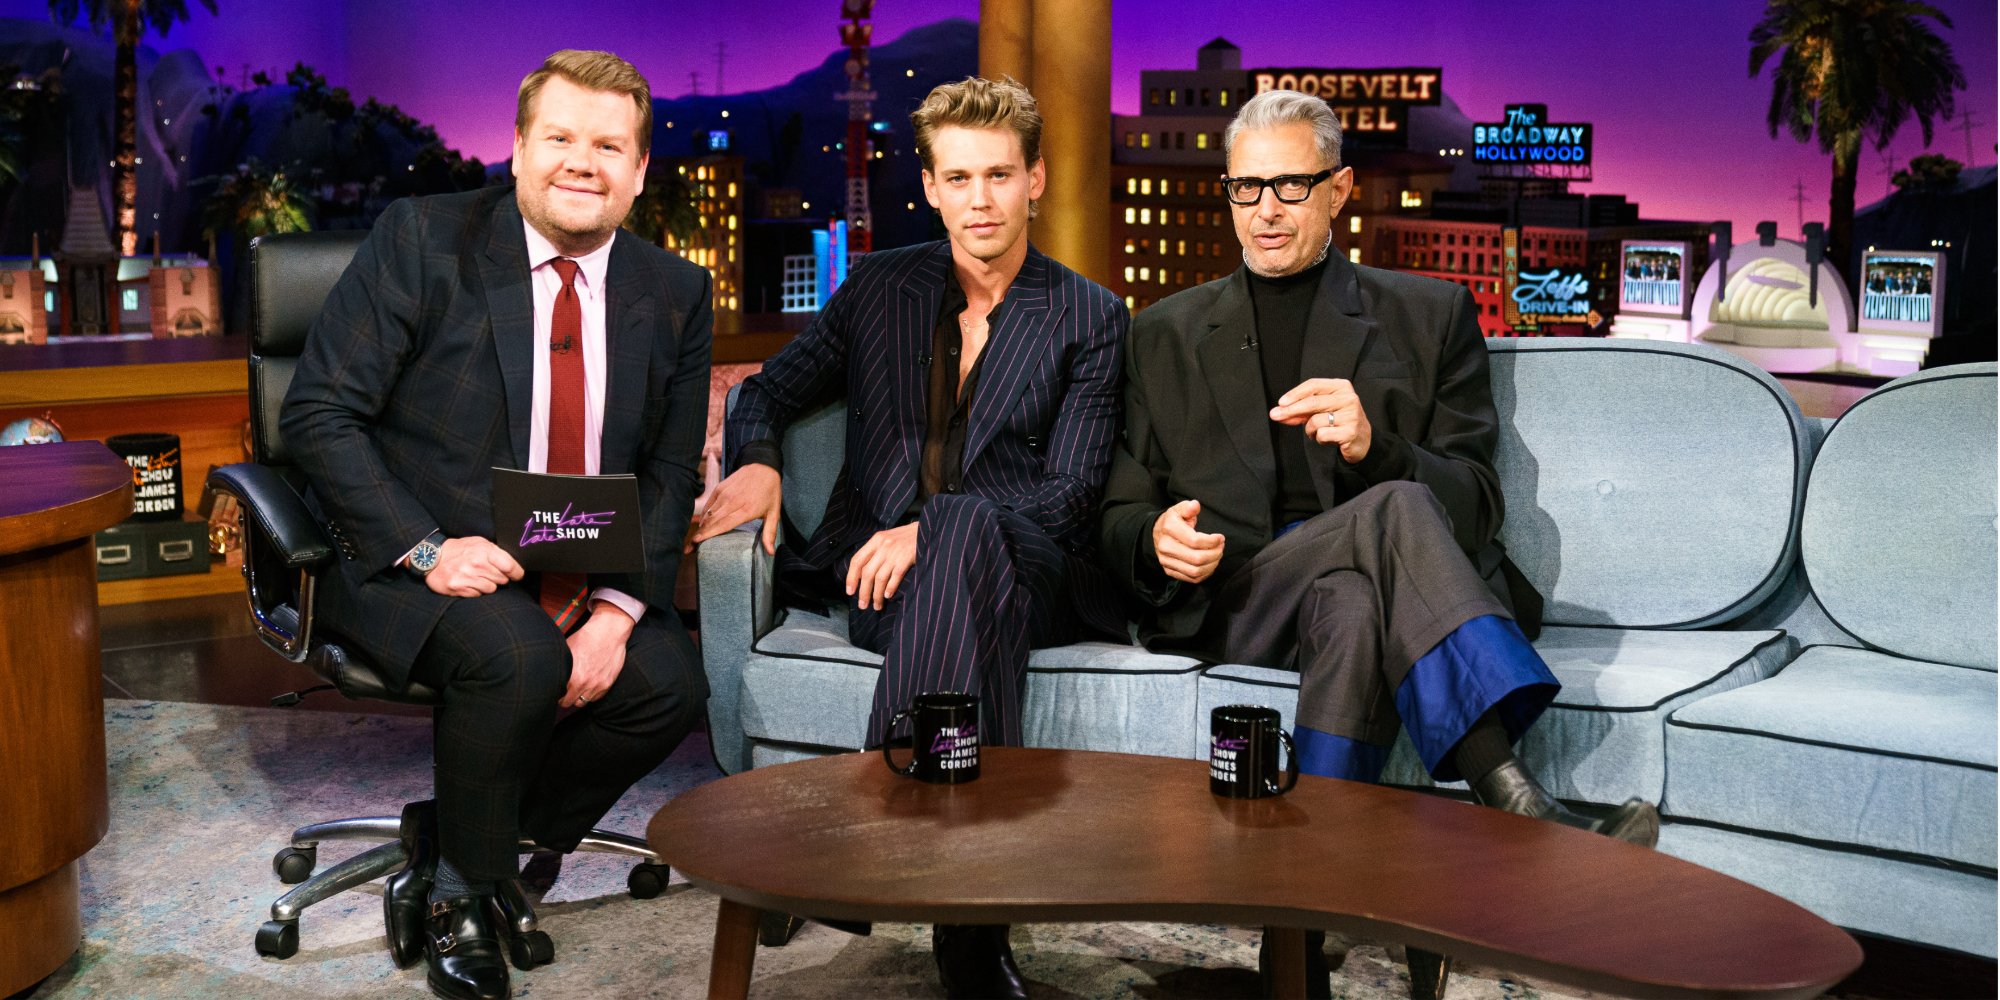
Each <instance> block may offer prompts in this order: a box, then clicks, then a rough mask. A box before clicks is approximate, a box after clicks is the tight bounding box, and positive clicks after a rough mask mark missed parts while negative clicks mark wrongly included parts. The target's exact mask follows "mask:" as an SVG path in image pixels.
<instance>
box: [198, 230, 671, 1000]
mask: <svg viewBox="0 0 2000 1000" xmlns="http://www.w3.org/2000/svg"><path fill="white" fill-rule="evenodd" d="M365 236H366V234H365V233H359V232H325V233H291V234H286V235H282V236H265V237H260V238H258V239H256V240H254V241H252V242H251V244H250V259H249V268H248V275H249V280H250V288H251V320H250V428H251V457H252V458H253V461H251V462H247V463H243V464H239V465H229V466H224V467H223V468H219V469H216V470H215V471H214V472H212V473H210V475H209V478H208V484H209V486H210V487H211V488H213V489H214V490H215V491H216V492H217V493H221V494H226V495H229V496H232V497H234V498H235V499H236V501H237V503H238V504H239V505H240V506H241V509H242V512H243V522H242V523H243V528H242V533H241V537H242V545H243V579H244V581H245V584H246V593H247V595H248V597H249V601H250V616H251V618H252V619H253V620H254V622H255V624H256V627H257V637H258V638H259V639H262V640H263V642H264V645H266V646H269V647H271V648H272V649H273V650H275V651H277V652H278V653H279V654H280V655H282V656H283V657H285V659H288V660H290V661H292V662H294V663H303V664H306V665H307V666H308V667H310V668H312V671H313V673H315V674H317V675H318V676H319V678H320V679H321V680H323V681H325V682H326V683H325V684H323V685H321V686H318V687H314V688H309V689H307V690H306V691H301V692H297V693H294V694H290V695H285V696H283V697H280V698H275V699H273V700H272V704H274V705H280V706H288V705H295V704H297V703H298V702H299V700H300V698H302V697H303V696H305V695H308V694H312V693H314V692H316V691H325V690H335V691H339V692H340V693H341V694H343V695H346V696H347V697H349V698H353V699H363V698H374V699H379V700H383V701H396V702H403V703H405V704H413V705H429V706H432V708H433V717H435V709H436V707H437V706H439V705H440V704H441V703H442V699H441V698H440V697H439V696H438V693H437V692H436V691H434V690H432V689H431V688H428V687H425V686H424V685H422V684H417V683H412V684H409V685H407V686H404V687H396V686H392V685H391V684H390V683H389V682H388V681H387V680H386V679H385V678H384V677H383V676H382V675H381V674H379V673H377V672H376V670H375V668H374V666H372V665H371V664H369V663H368V662H367V661H366V660H365V659H363V658H361V657H360V656H358V655H356V654H355V653H354V652H353V651H350V650H348V649H345V648H343V647H341V646H339V645H337V644H335V643H333V642H330V641H328V640H327V639H326V637H325V636H321V635H315V634H314V633H313V586H314V582H315V578H316V577H317V576H318V574H319V572H320V571H321V569H323V568H324V567H325V566H326V565H327V563H328V561H329V560H331V559H332V558H333V554H334V548H333V545H332V543H331V542H330V541H329V540H328V538H327V535H326V531H325V529H324V528H323V527H322V526H321V525H320V524H319V523H318V522H317V521H315V520H314V519H313V516H312V513H311V511H309V510H308V509H307V508H306V505H305V502H304V501H303V500H302V499H300V492H301V490H302V489H303V487H304V476H303V474H301V473H300V472H299V471H298V470H297V469H295V468H293V467H292V466H291V464H290V455H289V454H288V452H287V450H286V447H285V442H284V439H283V437H282V436H281V435H280V434H279V433H278V408H279V407H280V406H281V405H283V403H284V401H285V390H286V389H287V388H288V387H289V386H290V385H291V383H292V372H293V370H294V369H295V368H296V367H297V365H298V357H299V354H300V353H301V352H302V351H303V350H304V349H305V342H306V331H307V330H309V329H311V327H312V323H313V320H314V318H316V317H317V316H318V315H319V311H320V307H321V305H322V304H323V303H324V302H325V301H326V296H327V293H328V292H330V291H332V289H333V285H334V282H335V281H337V280H339V278H340V275H341V272H342V271H343V270H345V269H346V267H347V264H348V261H350V260H351V259H353V257H354V251H355V249H356V248H357V247H359V246H360V245H361V241H362V239H363V238H365ZM398 827H399V820H398V817H397V816H370V817H365V818H355V819H337V820H331V821H328V822H324V823H312V824H308V825H306V826H302V827H299V828H298V829H297V830H295V831H293V833H292V843H291V846H289V847H286V848H284V849H283V850H280V851H279V852H278V853H277V856H275V857H273V858H272V859H271V867H272V868H273V869H274V870H275V871H276V872H277V874H278V878H279V880H280V881H282V882H284V883H285V884H287V885H297V886H298V888H295V889H293V890H291V891H290V892H287V893H285V894H284V895H283V896H281V897H279V899H278V900H277V901H276V902H274V903H272V904H271V919H270V920H269V921H268V922H266V923H265V924H264V926H263V927H261V928H259V929H258V931H257V941H256V947H257V953H258V954H260V955H270V956H273V957H275V958H290V957H291V956H292V955H294V954H296V953H297V952H298V950H299V915H300V914H301V913H303V912H304V911H305V909H306V907H308V906H311V905H313V904H314V903H317V902H319V901H321V900H323V899H327V898H328V897H331V896H333V895H335V894H338V893H340V892H343V891H345V890H347V889H351V888H353V887H355V886H357V885H361V884H363V883H365V882H369V881H372V880H374V879H377V878H381V877H383V876H385V875H388V874H390V873H392V872H396V871H399V870H401V869H402V867H403V865H404V864H405V862H406V861H407V860H408V858H407V856H406V855H405V853H404V851H403V844H402V841H401V840H400V839H399V838H398ZM327 840H383V841H387V843H384V844H382V845H380V846H378V847H374V848H371V849H369V850H366V851H363V852H362V853H360V854H357V855H355V856H354V857H351V858H348V859H347V860H345V861H342V862H341V863H339V864H337V865H335V866H333V867H332V868H329V869H327V870H325V871H323V872H320V873H319V874H318V875H314V874H313V868H314V867H315V866H316V864H317V863H318V858H317V851H318V848H319V845H320V843H321V842H322V841H327ZM533 848H534V845H533V844H531V843H527V842H525V841H524V842H523V843H522V845H521V849H522V850H523V851H524V852H526V851H529V850H532V849H533ZM577 850H579V851H591V852H599V853H607V854H622V855H625V856H627V857H632V858H637V859H638V864H637V865H635V866H634V867H633V869H632V872H631V874H630V875H629V876H627V878H626V887H627V889H629V890H630V891H631V893H632V895H633V896H634V897H637V898H639V899H650V898H652V897H654V896H657V895H659V894H660V893H661V892H662V891H664V890H665V889H666V886H667V877H668V874H669V869H668V867H667V863H666V860H665V859H663V858H661V857H660V856H659V855H658V854H655V853H654V852H653V850H652V848H650V847H648V846H646V842H645V841H643V840H640V839H637V838H634V837H627V836H624V835H622V834H616V833H607V832H605V831H602V830H593V831H591V834H590V836H588V837H585V838H584V840H583V843H582V844H581V845H580V846H579V847H578V848H577ZM498 897H499V904H500V908H501V911H502V913H503V914H504V915H505V917H506V919H507V921H508V923H509V925H510V926H511V927H512V929H513V931H514V933H512V934H511V935H509V938H510V941H509V951H510V956H509V957H510V958H511V959H512V960H513V962H514V964H515V965H516V966H517V967H519V968H522V969H528V968H531V967H533V966H536V965H540V964H542V963H544V962H547V961H549V960H550V959H551V958H552V957H553V956H554V946H553V945H552V943H551V942H550V940H549V937H548V935H547V934H546V933H544V932H542V931H538V930H536V929H535V911H534V908H533V907H532V906H530V905H529V903H528V900H527V897H526V895H525V893H524V892H523V890H522V888H521V885H520V883H519V882H518V881H514V880H508V881H506V882H504V883H503V884H502V885H501V887H500V891H499V894H498Z"/></svg>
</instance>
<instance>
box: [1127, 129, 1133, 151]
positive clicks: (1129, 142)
mask: <svg viewBox="0 0 2000 1000" xmlns="http://www.w3.org/2000/svg"><path fill="white" fill-rule="evenodd" d="M1133 144H1134V140H1133V137H1132V130H1131V129H1126V130H1125V148H1126V149H1131V148H1132V146H1133Z"/></svg>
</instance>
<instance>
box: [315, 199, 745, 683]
mask: <svg viewBox="0 0 2000 1000" xmlns="http://www.w3.org/2000/svg"><path fill="white" fill-rule="evenodd" d="M528 272H529V261H528V250H527V240H526V237H525V236H524V233H523V229H522V222H521V213H520V209H519V208H518V207H517V205H516V202H515V199H514V189H513V187H512V186H507V187H494V188H485V189H482V190H479V191H472V192H467V193H463V194H450V195H439V196H435V197H428V198H407V199H404V200H402V201H398V202H396V203H395V204H393V205H391V206H389V209H388V211H386V212H384V213H382V218H381V219H380V220H379V221H378V222H377V223H376V224H375V228H374V231H373V232H371V233H370V234H369V237H368V240H367V241H366V242H365V243H363V244H362V246H361V249H360V250H359V251H358V252H357V253H356V254H355V257H354V261H353V263H352V264H350V265H349V266H348V268H347V271H346V273H345V274H343V275H342V276H341V278H340V281H339V283H338V284H336V285H335V286H334V289H333V291H332V293H331V294H330V295H328V297H327V302H326V307H325V309H324V311H322V312H321V314H320V317H319V320H318V321H317V322H316V323H314V324H313V328H312V332H311V333H310V334H309V335H308V337H307V340H306V347H305V351H304V353H303V354H301V355H300V358H299V367H298V372H297V374H296V375H295V376H294V377H293V379H292V385H291V390H290V391H289V392H288V393H286V395H285V403H284V408H283V410H282V412H281V413H280V416H279V428H280V432H281V433H283V434H284V436H285V441H286V442H287V444H288V445H289V446H290V448H291V449H292V450H293V452H294V454H295V456H296V458H297V461H298V465H299V467H300V468H301V469H302V470H303V471H304V472H305V474H306V478H307V480H308V481H309V483H310V484H311V490H310V491H309V493H308V497H307V500H308V502H309V503H310V504H311V505H312V506H313V507H314V509H315V511H316V512H317V513H319V514H320V515H321V516H322V518H323V519H324V520H325V521H326V522H327V524H328V527H329V529H330V532H331V533H332V534H334V536H335V538H336V540H337V541H338V542H339V546H340V549H341V552H342V554H343V555H344V556H345V558H344V559H342V560H341V561H340V562H339V563H338V564H337V566H336V567H335V570H334V571H333V572H329V573H326V574H324V575H323V576H322V577H321V581H320V590H319V600H320V601H321V604H320V612H319V613H320V616H321V618H322V619H323V620H324V621H325V622H326V623H327V624H328V625H330V626H332V627H333V629H334V630H335V631H336V632H338V633H339V634H340V635H341V636H342V638H343V639H344V640H346V641H348V642H349V643H350V644H352V645H354V646H357V647H358V648H360V649H361V650H362V651H363V652H364V653H366V654H368V656H369V657H370V658H371V659H373V660H374V661H375V662H376V664H377V666H378V667H380V668H381V669H382V670H383V671H384V673H386V674H388V675H389V676H390V678H391V679H392V680H394V681H396V682H398V683H400V682H402V681H403V680H404V679H405V678H407V676H408V671H409V666H410V663H411V661H412V660H414V659H415V657H416V655H417V652H418V651H419V650H420V649H422V648H423V644H424V642H425V640H426V639H428V638H429V636H430V633H431V629H432V628H433V627H434V626H435V625H436V624H437V619H438V616H439V615H441V614H442V613H443V611H444V608H445V606H446V604H447V602H449V601H452V600H456V598H449V597H443V596H440V595H438V594H434V593H432V592H431V591H430V589H429V588H428V587H426V586H425V585H424V583H423V581H422V580H419V579H417V577H416V576H415V575H413V574H412V573H410V572H409V571H407V570H405V569H402V568H400V567H398V566H396V565H395V564H396V561H397V560H399V559H401V558H402V557H403V554H404V553H405V552H407V551H409V549H410V547H411V546H413V545H415V544H416V543H417V542H418V541H420V540H422V539H423V538H424V536H426V535H428V534H430V533H431V532H432V531H434V530H437V529H439V528H442V529H443V530H444V533H445V534H446V535H449V536H452V537H463V536H469V535H480V536H483V537H486V538H492V537H494V533H493V523H492V511H491V506H490V505H491V494H492V482H493V475H492V468H493V467H494V466H496V465H499V466H508V467H512V468H516V469H525V468H527V465H528V425H529V421H530V415H531V411H532V409H533V407H534V399H533V395H534V352H535V351H536V350H538V349H540V345H537V344H535V343H534V314H533V313H534V294H533V292H532V290H531V288H530V285H529V273H528ZM605 285H606V300H605V301H606V304H605V327H606V329H605V339H606V348H607V351H608V353H609V355H610V356H609V358H608V363H607V365H606V370H607V373H608V378H609V384H608V385H607V386H606V390H605V400H604V435H603V441H602V445H601V451H600V463H599V465H600V471H601V472H603V473H604V474H606V475H610V474H617V473H633V474H635V475H637V476H638V479H639V499H640V504H641V508H642V511H643V513H644V521H643V523H642V525H641V537H642V539H643V541H644V545H645V556H646V568H645V571H644V572H640V573H631V574H594V575H592V576H591V578H590V583H591V584H592V585H593V586H610V587H615V588H617V589H619V590H623V591H625V592H626V593H628V594H631V595H632V596H634V597H636V598H638V599H640V600H642V601H644V602H646V604H647V606H648V608H649V611H648V617H653V616H655V615H658V616H660V617H661V618H662V619H663V621H664V622H665V623H667V624H670V625H672V626H674V627H678V618H677V617H676V616H675V615H673V614H672V613H671V611H672V607H673V593H674V575H675V573H676V572H677V571H678V569H679V566H680V557H681V541H682V538H683V537H684V536H685V534H686V532H687V523H688V517H689V515H690V514H691V513H692V512H693V508H694V498H695V496H696V495H697V493H698V492H699V490H700V483H701V447H702V439H703V436H704V433H705V431H706V428H707V419H708V418H707V412H708V365H709V339H710V334H711V328H712V326H713V323H712V314H711V311H710V303H709V277H708V272H707V271H705V270H703V269H702V268H700V267H697V266H695V265H693V264H690V263H688V262H687V261H684V260H682V259H681V258H679V257H677V256H675V255H673V254H670V253H668V252H666V251H665V250H662V249H660V248H658V247H655V246H652V245H651V244H648V243H647V242H646V241H644V240H642V239H640V238H638V237H636V236H634V235H632V234H631V233H629V232H626V231H625V230H622V229H621V230H619V231H618V233H617V235H616V237H615V242H614V244H613V245H612V248H611V261H610V264H609V266H608V268H607V270H606V274H605Z"/></svg>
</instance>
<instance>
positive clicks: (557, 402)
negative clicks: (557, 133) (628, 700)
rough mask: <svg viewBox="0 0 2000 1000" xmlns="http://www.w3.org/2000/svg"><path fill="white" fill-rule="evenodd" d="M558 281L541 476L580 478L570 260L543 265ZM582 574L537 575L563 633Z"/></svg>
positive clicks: (577, 313)
mask: <svg viewBox="0 0 2000 1000" xmlns="http://www.w3.org/2000/svg"><path fill="white" fill-rule="evenodd" d="M549 265H550V266H551V267H554V268H555V269H556V274H557V275H560V276H561V277H562V291H560V292H557V293H556V308H555V313H554V315H553V316H551V317H550V322H549V440H548V458H549V462H548V467H547V469H546V471H547V472H549V473H551V474H555V475H568V476H581V475H583V474H584V468H583V408H584V379H583V303H582V301H581V300H580V299H578V298H577V295H576V261H573V260H570V259H569V258H567V257H557V258H556V259H555V260H552V261H550V262H549ZM585 592H586V587H585V578H584V574H582V573H543V574H542V610H544V611H547V612H548V613H549V617H550V618H553V619H555V622H556V627H557V628H560V629H562V630H563V632H564V633H567V632H569V630H570V629H571V628H573V627H575V625H576V623H577V622H578V621H579V620H580V619H581V618H582V617H583V607H584V597H585Z"/></svg>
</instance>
